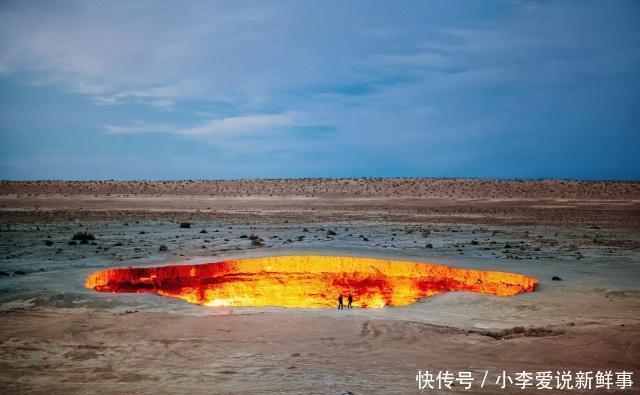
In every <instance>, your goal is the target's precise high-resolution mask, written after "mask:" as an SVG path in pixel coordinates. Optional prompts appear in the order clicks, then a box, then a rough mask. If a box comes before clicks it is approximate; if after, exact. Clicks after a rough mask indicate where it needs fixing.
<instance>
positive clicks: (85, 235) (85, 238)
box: [71, 231, 96, 244]
mask: <svg viewBox="0 0 640 395" xmlns="http://www.w3.org/2000/svg"><path fill="white" fill-rule="evenodd" d="M95 239H96V237H95V236H94V235H93V233H89V232H87V231H84V232H77V233H76V234H74V235H73V237H72V238H71V240H76V241H80V242H84V243H82V244H87V243H88V242H89V241H92V240H95Z"/></svg>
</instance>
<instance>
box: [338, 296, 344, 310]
mask: <svg viewBox="0 0 640 395" xmlns="http://www.w3.org/2000/svg"><path fill="white" fill-rule="evenodd" d="M343 309H344V302H343V299H342V294H340V296H338V310H343Z"/></svg>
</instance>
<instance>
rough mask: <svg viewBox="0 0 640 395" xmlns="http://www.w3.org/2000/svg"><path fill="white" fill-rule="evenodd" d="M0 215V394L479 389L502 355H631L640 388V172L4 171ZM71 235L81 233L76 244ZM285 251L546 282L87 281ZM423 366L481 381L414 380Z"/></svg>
mask: <svg viewBox="0 0 640 395" xmlns="http://www.w3.org/2000/svg"><path fill="white" fill-rule="evenodd" d="M185 221H188V222H190V227H189V228H181V227H180V222H185ZM0 230H1V231H0V259H1V261H0V271H1V272H2V273H0V274H2V276H0V317H1V318H0V334H1V336H0V389H2V391H1V392H3V393H47V394H70V393H74V394H98V393H100V394H102V393H117V394H131V393H143V394H174V393H188V394H200V393H202V394H205V393H206V394H249V393H256V394H263V393H266V394H268V393H290V394H299V393H308V394H350V393H351V394H387V393H391V394H407V393H443V394H444V393H446V394H451V393H481V394H485V393H486V394H492V393H505V391H506V390H501V389H500V388H499V386H497V385H496V384H495V377H496V375H497V374H498V373H500V372H501V371H503V370H505V371H508V372H510V373H515V372H519V371H523V370H525V371H532V372H536V371H546V370H551V371H553V372H555V371H567V370H571V371H574V372H575V371H579V370H583V371H588V370H592V371H597V370H612V371H622V370H626V371H632V372H634V376H633V378H634V386H633V388H632V389H631V390H629V389H627V390H625V391H624V392H623V391H615V390H614V391H612V392H611V393H633V392H638V389H639V388H640V386H639V385H638V382H639V381H640V379H638V375H639V374H640V369H639V366H640V341H638V339H639V338H640V183H633V182H630V183H624V182H577V181H552V180H547V181H485V180H413V179H408V180H404V179H403V180H378V179H366V180H289V181H286V180H266V181H256V180H245V181H218V182H209V181H183V182H134V183H126V182H86V183H78V182H45V181H42V182H9V181H4V182H0ZM84 230H87V231H89V232H91V233H93V234H94V235H95V237H96V240H95V241H94V244H86V245H69V241H70V240H71V236H72V235H73V234H74V233H75V232H77V231H84ZM328 230H332V231H333V232H331V233H329V232H328ZM203 231H204V232H203ZM332 233H335V235H333V234H332ZM250 234H251V235H257V236H259V237H260V240H262V244H261V245H258V246H256V245H252V244H251V243H250V242H249V241H248V240H247V238H244V237H242V236H243V235H245V236H246V235H250ZM160 245H165V246H167V251H166V252H165V251H160V250H159V246H160ZM293 253H295V254H323V255H347V256H364V257H378V258H383V259H398V260H407V261H417V262H433V263H438V264H447V265H454V266H458V267H463V268H470V269H482V270H498V271H508V272H514V273H521V274H524V275H527V276H532V277H536V278H538V279H539V280H540V283H539V285H538V287H537V288H536V291H535V292H533V293H526V294H520V295H516V296H512V297H497V296H490V295H482V294H475V293H467V292H454V293H445V294H441V295H436V296H433V297H430V298H426V299H423V300H421V301H418V302H416V303H414V304H411V305H409V306H405V307H386V308H382V309H354V310H352V311H340V312H338V311H337V310H333V309H296V308H279V307H263V308H258V307H243V308H239V307H204V306H199V305H194V304H190V303H187V302H185V301H183V300H179V299H172V298H166V297H161V296H157V295H149V294H145V295H142V294H141V295H135V294H101V293H96V292H93V291H91V290H88V289H85V288H84V287H83V285H84V281H85V279H86V277H87V276H88V275H89V274H90V273H92V272H94V271H96V270H101V269H105V268H110V267H129V266H158V265H162V264H179V263H190V264H192V263H199V262H213V261H219V260H224V259H227V258H243V257H253V256H272V255H286V254H293ZM554 277H557V278H559V280H553V278H554ZM419 370H422V371H424V370H430V371H435V372H437V371H440V370H450V371H471V372H473V374H474V375H475V376H476V377H479V378H480V379H481V376H482V374H483V373H484V372H485V371H488V372H489V374H490V375H491V376H490V377H492V379H493V380H492V382H491V383H490V385H487V386H486V387H485V388H482V389H478V388H474V389H472V390H464V389H463V388H462V387H461V386H460V385H459V384H458V385H456V386H454V387H453V388H452V389H448V390H442V391H434V390H431V391H426V390H422V391H420V390H418V388H417V384H416V373H417V372H418V371H419ZM545 392H546V393H554V392H555V391H545ZM511 393H540V390H536V389H535V388H529V389H526V390H520V389H516V390H512V391H511ZM563 393H601V391H600V392H598V391H596V390H591V391H580V390H572V391H568V392H567V391H565V392H563Z"/></svg>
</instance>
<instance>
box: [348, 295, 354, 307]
mask: <svg viewBox="0 0 640 395" xmlns="http://www.w3.org/2000/svg"><path fill="white" fill-rule="evenodd" d="M351 303H353V296H351V294H349V297H348V298H347V308H348V309H349V310H351V309H352V308H353V307H352V306H351Z"/></svg>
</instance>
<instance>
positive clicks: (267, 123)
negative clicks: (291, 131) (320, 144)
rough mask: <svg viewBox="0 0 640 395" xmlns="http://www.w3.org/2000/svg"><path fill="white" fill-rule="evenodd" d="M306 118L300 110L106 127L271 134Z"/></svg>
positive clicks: (111, 129) (120, 131)
mask: <svg viewBox="0 0 640 395" xmlns="http://www.w3.org/2000/svg"><path fill="white" fill-rule="evenodd" d="M304 118H305V117H303V115H302V114H300V113H294V112H283V113H279V114H249V115H242V116H234V117H226V118H218V119H211V120H209V121H207V122H205V123H202V124H200V125H197V126H193V127H190V128H185V127H180V126H178V125H171V124H162V123H160V124H155V123H146V122H140V121H136V122H132V123H131V124H128V125H104V126H103V128H104V130H105V131H106V132H107V133H108V134H143V133H173V134H179V135H183V136H190V137H194V138H207V137H221V136H227V137H238V136H241V135H246V134H254V133H269V132H272V131H274V130H275V129H279V128H283V127H290V126H303V125H304V124H305V123H304Z"/></svg>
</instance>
